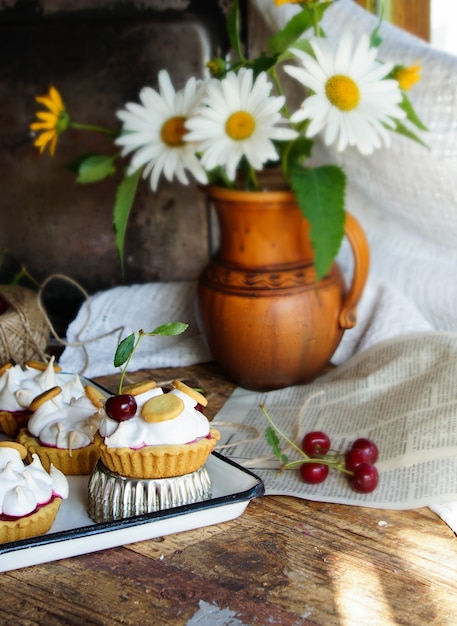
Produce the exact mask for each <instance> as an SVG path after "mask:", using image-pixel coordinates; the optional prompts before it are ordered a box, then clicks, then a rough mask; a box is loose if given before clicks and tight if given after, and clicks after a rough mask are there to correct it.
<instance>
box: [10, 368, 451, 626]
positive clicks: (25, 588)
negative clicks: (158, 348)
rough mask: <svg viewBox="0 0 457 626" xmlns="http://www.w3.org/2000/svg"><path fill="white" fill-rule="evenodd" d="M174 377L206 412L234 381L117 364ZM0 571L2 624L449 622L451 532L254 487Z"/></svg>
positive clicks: (422, 519) (431, 518) (408, 517)
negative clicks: (233, 499) (227, 504)
mask: <svg viewBox="0 0 457 626" xmlns="http://www.w3.org/2000/svg"><path fill="white" fill-rule="evenodd" d="M175 377H179V378H182V379H184V380H189V381H191V382H192V383H197V384H198V385H200V386H201V387H203V389H204V390H205V392H207V394H208V398H209V405H208V407H207V410H206V414H207V415H208V417H209V418H212V417H213V416H214V415H215V413H216V412H217V411H218V410H219V409H220V407H221V406H222V405H223V403H224V401H225V400H226V399H227V397H228V396H229V395H230V393H231V391H232V390H233V388H234V387H233V385H232V384H230V383H228V382H227V381H226V380H225V379H224V377H223V376H222V375H221V373H220V372H219V370H218V368H217V367H216V366H215V365H211V364H210V365H199V366H193V367H188V368H177V369H174V370H151V371H147V372H144V371H143V372H136V373H134V374H130V375H129V376H128V378H129V380H130V382H134V381H138V380H143V379H146V378H154V379H155V380H157V381H162V380H167V379H170V378H175ZM116 380H117V377H106V378H100V379H98V381H99V382H101V383H102V384H104V385H105V386H107V387H108V388H111V389H113V390H114V389H115V388H116ZM0 576H1V603H0V624H2V625H3V624H14V625H15V626H17V625H20V626H22V625H27V626H32V625H34V624H46V625H47V626H53V625H57V624H58V625H60V624H74V625H79V624H87V625H92V624H104V625H105V624H106V625H109V626H116V625H120V624H127V625H137V624H139V625H144V626H148V625H149V624H151V625H157V626H166V625H168V624H170V625H173V626H180V625H184V624H186V625H187V624H188V625H189V626H191V625H196V626H229V625H230V626H243V625H254V624H255V625H260V626H270V625H281V626H299V625H302V624H325V625H326V626H328V625H332V624H337V625H342V626H359V625H363V626H365V625H367V626H375V625H378V624H379V625H381V626H389V625H391V624H411V625H414V626H418V625H421V624H424V625H432V624H443V625H446V626H449V625H451V626H452V625H454V624H456V625H457V539H456V537H455V535H454V533H453V532H452V531H451V530H450V529H449V527H448V526H447V525H446V524H445V523H444V522H443V521H441V520H440V518H438V517H437V516H436V515H435V514H434V513H432V512H431V511H430V510H428V509H420V510H414V511H385V510H378V509H369V508H360V507H350V506H343V505H332V504H323V503H316V502H307V501H304V500H300V499H296V498H290V497H277V496H264V497H262V498H259V499H257V500H254V501H252V502H250V503H249V505H248V507H247V509H246V511H245V512H244V513H243V514H242V515H241V516H240V517H238V518H237V519H235V520H233V521H228V522H224V523H221V524H218V525H214V526H208V527H205V528H201V529H197V530H191V531H186V532H182V533H178V534H175V535H167V536H164V537H161V538H158V539H154V540H148V541H143V542H141V543H133V544H130V545H127V546H123V547H119V548H113V549H110V550H105V551H100V552H95V553H92V554H88V555H84V556H79V557H73V558H71V559H63V560H60V561H55V562H50V563H46V564H43V565H37V566H33V567H28V568H24V569H21V570H15V571H10V572H5V573H3V574H0Z"/></svg>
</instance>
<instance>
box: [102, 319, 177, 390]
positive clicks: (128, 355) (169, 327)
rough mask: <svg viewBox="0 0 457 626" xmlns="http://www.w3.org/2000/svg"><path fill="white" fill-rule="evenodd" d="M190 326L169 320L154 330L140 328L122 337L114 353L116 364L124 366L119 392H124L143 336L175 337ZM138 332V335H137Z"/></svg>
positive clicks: (116, 365)
mask: <svg viewBox="0 0 457 626" xmlns="http://www.w3.org/2000/svg"><path fill="white" fill-rule="evenodd" d="M188 327H189V324H185V323H184V322H168V323H166V324H161V325H160V326H157V328H154V330H151V331H149V332H145V331H144V330H139V331H138V333H131V334H130V335H128V337H125V338H124V339H122V341H121V342H120V343H119V345H118V346H117V348H116V352H115V354H114V366H115V367H120V366H122V365H123V366H124V369H123V370H122V374H121V378H120V381H119V387H118V393H122V385H123V382H124V377H125V373H126V372H127V368H128V366H129V363H130V361H131V359H132V357H133V355H134V354H135V352H136V349H137V348H138V345H139V343H140V341H141V340H142V339H143V337H155V336H157V335H160V336H162V337H173V336H175V335H180V334H181V333H183V332H184V331H185V330H186V329H187V328H188ZM137 334H138V336H136V335H137Z"/></svg>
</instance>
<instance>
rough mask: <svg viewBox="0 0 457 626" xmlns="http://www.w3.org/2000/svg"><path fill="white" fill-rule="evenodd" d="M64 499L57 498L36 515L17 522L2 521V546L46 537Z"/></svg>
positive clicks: (0, 534) (0, 540) (0, 539)
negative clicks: (41, 536) (40, 536)
mask: <svg viewBox="0 0 457 626" xmlns="http://www.w3.org/2000/svg"><path fill="white" fill-rule="evenodd" d="M61 502H62V499H61V498H58V497H55V498H54V499H53V500H52V501H51V502H49V503H48V504H46V505H45V506H42V507H40V508H39V509H38V510H37V511H35V513H32V514H31V515H26V516H25V517H20V518H18V519H16V520H11V521H10V520H0V544H1V543H7V542H9V541H19V540H20V539H29V538H30V537H38V536H39V535H44V534H45V533H47V532H48V530H50V528H51V526H52V525H53V523H54V520H55V518H56V515H57V512H58V510H59V508H60V505H61Z"/></svg>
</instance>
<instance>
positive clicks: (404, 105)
mask: <svg viewBox="0 0 457 626" xmlns="http://www.w3.org/2000/svg"><path fill="white" fill-rule="evenodd" d="M400 108H401V109H403V111H405V113H406V117H407V119H408V120H409V121H410V122H411V123H412V124H414V126H416V127H417V128H418V129H419V130H424V131H427V130H428V128H427V126H425V124H424V123H423V122H422V120H421V119H420V118H419V116H418V115H417V113H416V111H415V110H414V107H413V105H412V104H411V101H410V100H409V98H408V96H407V95H406V94H405V93H403V100H402V101H401V104H400Z"/></svg>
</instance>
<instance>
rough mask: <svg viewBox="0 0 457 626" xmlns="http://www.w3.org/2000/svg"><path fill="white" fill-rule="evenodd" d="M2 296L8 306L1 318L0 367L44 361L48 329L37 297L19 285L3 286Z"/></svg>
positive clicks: (1, 287)
mask: <svg viewBox="0 0 457 626" xmlns="http://www.w3.org/2000/svg"><path fill="white" fill-rule="evenodd" d="M0 294H1V296H2V297H3V298H4V300H5V301H6V302H7V304H8V306H7V308H6V310H5V311H4V312H3V313H2V314H1V315H0V364H3V363H6V362H7V361H10V360H13V361H15V362H17V363H23V362H24V361H27V360H30V359H40V360H45V357H46V347H47V345H48V341H49V326H48V323H47V321H46V319H45V316H44V315H43V313H42V311H41V310H40V307H39V304H38V299H37V294H36V293H35V292H33V291H31V290H30V289H27V288H25V287H20V286H19V285H14V286H13V287H6V286H0Z"/></svg>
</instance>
